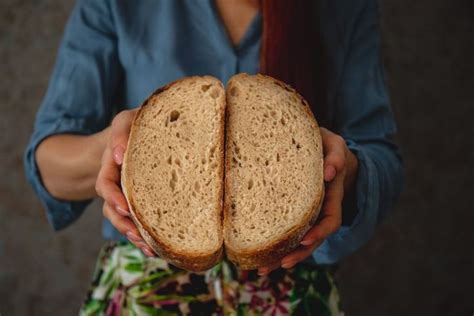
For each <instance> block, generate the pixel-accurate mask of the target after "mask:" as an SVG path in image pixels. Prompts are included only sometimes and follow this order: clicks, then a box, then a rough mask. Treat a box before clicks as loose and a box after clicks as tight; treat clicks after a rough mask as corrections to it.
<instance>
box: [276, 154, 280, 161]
mask: <svg viewBox="0 0 474 316" xmlns="http://www.w3.org/2000/svg"><path fill="white" fill-rule="evenodd" d="M276 160H277V161H280V154H279V153H277V157H276Z"/></svg>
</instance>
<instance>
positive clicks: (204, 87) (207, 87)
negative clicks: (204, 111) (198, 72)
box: [201, 84, 212, 92]
mask: <svg viewBox="0 0 474 316" xmlns="http://www.w3.org/2000/svg"><path fill="white" fill-rule="evenodd" d="M211 86H212V84H205V85H202V86H201V90H202V92H206V91H207V90H209V88H210V87H211Z"/></svg>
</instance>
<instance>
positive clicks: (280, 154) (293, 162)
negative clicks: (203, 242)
mask: <svg viewBox="0 0 474 316" xmlns="http://www.w3.org/2000/svg"><path fill="white" fill-rule="evenodd" d="M226 113H227V114H226V151H225V161H226V168H225V190H224V191H225V202H224V242H225V251H226V255H227V257H228V258H229V259H230V260H231V261H233V262H234V263H235V264H236V265H238V266H240V267H241V268H242V269H256V268H259V267H262V266H265V265H268V264H271V263H273V262H275V261H277V260H280V259H281V258H282V257H283V256H285V255H286V254H288V253H289V252H290V251H291V250H293V249H295V248H296V247H297V246H298V245H299V243H300V242H301V240H302V238H303V236H304V234H305V233H306V232H307V231H308V230H309V228H310V227H311V226H312V225H314V223H315V221H316V219H317V216H318V214H319V209H320V206H321V202H322V198H323V188H324V186H323V149H322V144H321V136H320V134H319V128H318V125H317V123H316V120H315V118H314V116H313V114H312V113H311V110H310V109H309V106H308V104H307V103H306V101H305V100H304V99H303V98H302V97H301V96H300V95H299V94H298V93H297V92H296V91H294V90H293V89H292V88H290V87H289V86H287V85H286V84H284V83H282V82H280V81H278V80H275V79H273V78H271V77H267V76H261V75H257V76H249V75H246V74H239V75H236V76H234V77H233V78H232V79H231V80H230V81H229V83H228V85H227V106H226Z"/></svg>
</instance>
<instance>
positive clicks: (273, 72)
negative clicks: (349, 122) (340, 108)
mask: <svg viewBox="0 0 474 316" xmlns="http://www.w3.org/2000/svg"><path fill="white" fill-rule="evenodd" d="M260 6H261V10H262V15H263V34H262V47H261V52H260V72H261V73H263V74H267V75H269V76H272V77H274V78H277V79H279V80H282V81H284V82H286V83H288V84H289V85H291V86H292V87H293V88H295V89H296V90H297V91H298V92H299V93H300V94H301V95H303V97H304V98H305V99H306V100H307V101H308V103H309V104H310V106H311V109H312V110H313V113H314V114H315V115H316V118H317V119H318V121H320V123H323V124H324V122H325V121H326V117H325V116H326V111H325V109H326V85H325V83H326V69H325V65H326V63H325V58H324V56H325V54H324V49H323V44H322V43H323V42H322V38H321V37H322V35H321V32H320V26H319V23H320V17H319V1H316V0H261V3H260Z"/></svg>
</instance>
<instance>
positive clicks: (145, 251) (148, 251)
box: [142, 248, 155, 257]
mask: <svg viewBox="0 0 474 316" xmlns="http://www.w3.org/2000/svg"><path fill="white" fill-rule="evenodd" d="M142 251H143V253H144V254H145V255H146V256H147V257H154V256H155V254H154V253H153V252H152V251H151V250H149V249H148V248H143V249H142Z"/></svg>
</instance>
